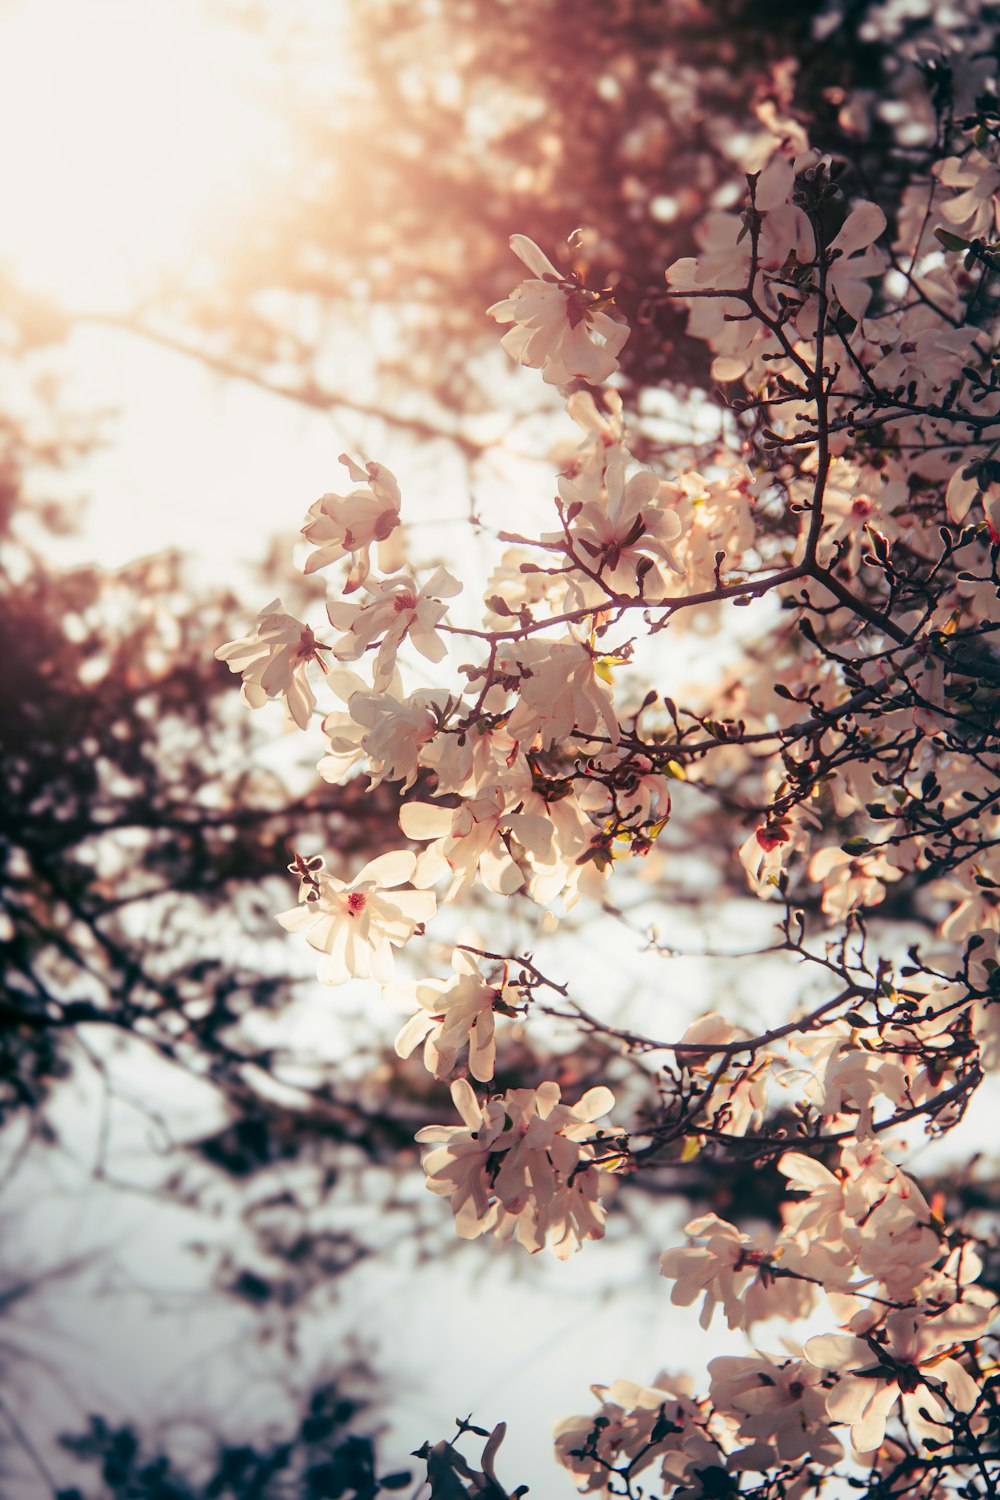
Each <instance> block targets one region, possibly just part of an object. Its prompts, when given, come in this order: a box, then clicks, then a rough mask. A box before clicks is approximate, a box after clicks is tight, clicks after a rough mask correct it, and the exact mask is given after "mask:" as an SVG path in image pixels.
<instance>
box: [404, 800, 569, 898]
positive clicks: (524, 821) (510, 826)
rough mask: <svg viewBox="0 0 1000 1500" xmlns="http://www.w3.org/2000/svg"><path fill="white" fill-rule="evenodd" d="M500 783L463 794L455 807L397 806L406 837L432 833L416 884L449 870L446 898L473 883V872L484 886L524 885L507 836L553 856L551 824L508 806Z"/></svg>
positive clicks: (539, 854)
mask: <svg viewBox="0 0 1000 1500" xmlns="http://www.w3.org/2000/svg"><path fill="white" fill-rule="evenodd" d="M506 800H507V799H506V798H505V796H504V793H503V791H502V790H501V788H500V787H494V788H492V789H490V790H487V791H485V792H484V793H483V794H482V795H481V796H479V797H473V796H469V797H466V798H465V799H464V800H463V801H462V803H461V804H460V806H458V807H454V808H453V807H441V806H439V805H437V804H435V803H433V802H407V803H404V805H403V807H401V808H400V812H399V826H400V827H401V828H402V830H403V832H404V833H405V834H406V837H407V838H408V839H430V840H433V842H432V843H431V844H430V846H429V848H427V849H426V850H425V851H424V853H423V854H422V855H421V857H420V868H419V871H418V874H417V884H418V885H420V886H429V885H434V883H435V882H436V881H438V880H440V879H441V878H442V877H443V876H447V875H451V876H453V879H452V883H451V885H450V887H449V889H448V897H447V899H448V900H449V901H451V900H454V898H455V897H456V896H457V895H458V894H459V893H460V892H461V891H463V890H466V889H468V887H469V886H471V884H472V882H473V880H474V879H475V877H476V875H477V874H478V875H479V879H480V881H481V882H482V884H483V885H484V886H485V887H486V889H487V890H488V891H496V892H497V894H498V895H501V896H509V895H511V894H512V893H513V892H514V891H517V890H520V888H521V886H522V885H524V882H525V876H524V873H523V871H522V869H521V867H520V865H519V864H518V862H517V860H516V859H515V858H514V855H513V854H512V853H511V849H510V836H511V834H513V836H514V837H515V838H516V839H517V841H518V843H519V844H520V845H521V846H522V847H523V848H524V849H525V850H526V851H527V852H528V853H530V854H532V855H533V856H534V857H535V859H536V860H537V861H538V862H539V863H540V864H544V865H547V864H549V863H551V861H552V826H551V824H550V823H549V821H548V820H547V819H546V818H543V817H539V816H538V814H537V813H516V812H507V811H506Z"/></svg>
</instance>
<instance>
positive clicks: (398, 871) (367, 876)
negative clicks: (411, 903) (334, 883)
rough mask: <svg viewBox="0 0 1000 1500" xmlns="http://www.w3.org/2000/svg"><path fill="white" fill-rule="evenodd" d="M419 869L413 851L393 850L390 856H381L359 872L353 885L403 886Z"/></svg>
mask: <svg viewBox="0 0 1000 1500" xmlns="http://www.w3.org/2000/svg"><path fill="white" fill-rule="evenodd" d="M416 868H417V856H416V855H415V854H414V853H413V850H412V849H392V850H390V852H389V853H388V854H380V855H379V856H378V858H377V859H373V860H370V861H369V863H368V864H366V865H365V867H364V869H363V870H359V871H358V873H357V875H356V876H355V877H354V881H353V884H354V885H355V886H358V885H366V884H368V883H371V884H372V885H377V886H382V887H390V888H391V887H392V886H394V885H403V884H404V883H405V882H406V881H407V880H409V879H410V877H411V876H412V874H413V872H414V870H415V869H416Z"/></svg>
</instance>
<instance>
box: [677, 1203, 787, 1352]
mask: <svg viewBox="0 0 1000 1500" xmlns="http://www.w3.org/2000/svg"><path fill="white" fill-rule="evenodd" d="M685 1233H686V1234H689V1235H693V1236H696V1237H697V1238H698V1239H700V1240H701V1241H702V1243H701V1244H700V1245H687V1246H684V1247H682V1248H680V1249H677V1250H666V1251H664V1253H663V1254H662V1255H661V1256H660V1274H661V1275H662V1276H667V1277H669V1278H670V1279H671V1280H673V1281H674V1282H675V1285H674V1288H673V1290H672V1292H671V1294H670V1300H671V1302H673V1303H675V1304H676V1305H677V1306H679V1307H690V1305H691V1303H692V1302H694V1301H695V1300H696V1299H697V1298H698V1297H700V1296H702V1294H704V1295H703V1301H702V1305H701V1316H700V1317H699V1319H698V1321H699V1322H700V1324H701V1326H702V1328H707V1327H708V1325H709V1323H710V1322H711V1321H712V1314H713V1313H714V1311H715V1309H716V1307H717V1306H718V1304H719V1303H720V1302H721V1303H722V1306H723V1310H724V1312H725V1314H726V1321H727V1322H728V1324H729V1326H730V1328H748V1327H749V1326H750V1324H751V1323H755V1322H757V1321H758V1319H761V1318H771V1317H801V1316H803V1315H804V1314H805V1313H806V1312H808V1311H809V1309H810V1307H811V1306H812V1304H813V1302H814V1301H815V1293H814V1291H813V1289H812V1287H811V1286H810V1285H809V1284H808V1283H807V1282H803V1281H799V1280H797V1279H796V1278H794V1277H783V1278H782V1279H781V1280H776V1279H775V1275H774V1272H773V1271H772V1270H771V1260H772V1257H771V1256H770V1255H769V1254H768V1253H767V1251H765V1250H760V1249H758V1248H757V1247H756V1245H755V1244H754V1243H753V1241H752V1240H751V1238H750V1236H749V1235H746V1234H741V1233H740V1231H739V1230H738V1229H737V1228H736V1226H735V1225H733V1224H728V1223H727V1222H726V1221H725V1219H720V1218H719V1217H718V1215H717V1214H703V1215H702V1216H701V1217H700V1218H697V1219H692V1220H691V1223H690V1224H687V1225H685Z"/></svg>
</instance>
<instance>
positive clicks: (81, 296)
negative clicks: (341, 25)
mask: <svg viewBox="0 0 1000 1500" xmlns="http://www.w3.org/2000/svg"><path fill="white" fill-rule="evenodd" d="M259 63H260V56H259V52H258V51H257V47H256V44H255V42H254V39H253V38H251V37H250V36H248V35H247V34H245V33H242V32H240V31H238V30H237V29H235V28H233V27H230V26H225V25H223V24H221V23H220V22H219V21H217V20H213V19H212V17H211V16H210V14H209V13H208V8H207V0H200V3H199V0H7V3H6V4H2V3H0V204H2V206H3V213H2V221H0V224H2V227H0V260H2V261H3V262H4V263H5V264H6V265H7V267H8V268H9V269H10V271H11V272H12V273H13V275H14V277H15V278H16V280H17V281H19V282H20V283H22V284H23V285H25V286H27V287H29V288H31V289H33V290H35V291H37V292H40V293H43V294H48V295H49V296H51V297H54V298H55V299H56V300H57V301H59V302H60V303H61V304H63V305H64V306H65V307H66V308H67V309H68V310H72V311H94V310H103V311H108V310H112V309H116V308H119V307H121V306H123V305H125V304H127V303H130V302H132V301H134V300H135V298H136V297H137V296H141V294H142V293H143V291H145V290H148V289H150V288H151V287H152V285H153V284H154V283H155V281H156V279H157V277H158V276H160V275H162V274H163V273H164V272H166V271H169V270H170V269H172V268H178V267H179V266H180V265H181V264H182V262H186V261H188V259H189V257H190V256H191V255H192V254H193V252H195V251H196V249H197V244H198V238H199V235H200V234H201V233H203V232H206V231H208V230H210V229H211V228H212V227H213V225H215V226H219V225H220V224H221V223H222V222H224V221H225V217H226V215H227V214H229V213H232V212H236V211H237V210H238V208H239V206H240V205H241V204H242V205H244V206H245V205H246V204H247V202H248V201H249V200H250V199H251V198H252V194H253V188H254V178H255V175H256V172H255V169H256V168H257V167H259V166H261V165H262V163H263V161H264V158H265V156H266V154H267V153H268V151H269V147H270V146H271V144H272V142H273V138H272V131H271V129H270V127H269V126H268V124H267V122H266V120H265V117H264V115H263V113H262V111H261V110H259V109H258V108H257V107H255V105H254V103H253V86H254V83H255V73H256V71H257V68H258V66H259Z"/></svg>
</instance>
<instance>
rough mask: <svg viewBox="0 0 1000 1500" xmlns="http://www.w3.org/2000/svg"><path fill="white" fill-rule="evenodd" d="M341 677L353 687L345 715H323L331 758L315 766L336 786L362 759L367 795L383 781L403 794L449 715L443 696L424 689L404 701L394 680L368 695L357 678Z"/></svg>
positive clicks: (397, 682) (324, 759)
mask: <svg viewBox="0 0 1000 1500" xmlns="http://www.w3.org/2000/svg"><path fill="white" fill-rule="evenodd" d="M344 675H345V676H350V677H351V678H353V679H354V682H355V684H356V686H355V688H354V690H353V691H351V692H350V693H349V694H348V695H347V710H348V711H347V713H346V714H345V713H332V714H327V716H326V718H325V719H324V720H323V732H324V734H326V735H327V737H328V738H329V741H330V754H329V755H325V756H324V757H323V759H322V760H321V761H320V762H319V767H318V769H319V773H320V775H321V776H322V777H324V779H325V780H327V781H339V780H340V778H341V777H342V776H344V775H345V774H347V773H348V772H350V771H352V770H353V768H354V767H355V765H356V764H357V761H358V759H359V757H360V756H361V755H366V756H367V757H368V774H369V776H370V778H371V780H370V782H369V791H370V790H371V788H372V787H375V786H378V784H379V782H381V781H399V782H402V788H403V791H406V789H407V787H410V786H412V785H413V783H414V781H415V780H416V776H417V772H418V770H419V769H420V752H421V750H423V748H424V746H425V745H429V744H430V743H431V741H432V740H433V739H434V737H435V735H436V734H437V732H438V729H439V727H440V722H441V718H442V716H443V715H444V713H445V712H446V711H447V706H448V699H447V697H446V695H444V694H442V693H441V692H439V691H437V690H435V689H433V688H423V689H421V690H420V691H419V692H416V693H411V694H410V696H409V697H408V698H404V697H403V696H402V689H401V687H400V683H399V679H398V677H394V678H393V680H392V681H391V682H390V685H389V689H388V691H386V692H384V693H370V692H368V691H367V688H366V686H365V684H364V683H363V682H362V680H361V678H360V677H356V676H355V674H354V673H350V674H347V673H345V674H344Z"/></svg>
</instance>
